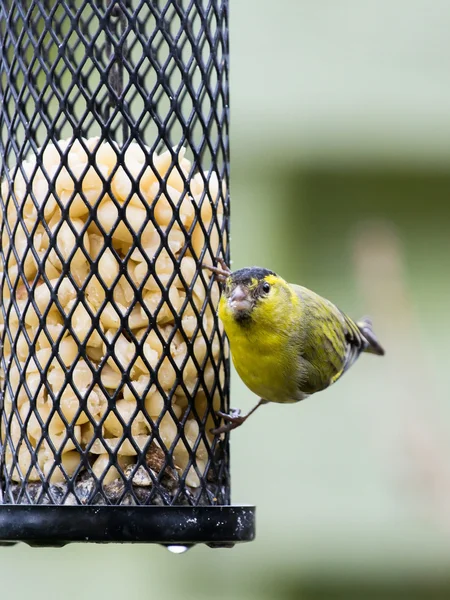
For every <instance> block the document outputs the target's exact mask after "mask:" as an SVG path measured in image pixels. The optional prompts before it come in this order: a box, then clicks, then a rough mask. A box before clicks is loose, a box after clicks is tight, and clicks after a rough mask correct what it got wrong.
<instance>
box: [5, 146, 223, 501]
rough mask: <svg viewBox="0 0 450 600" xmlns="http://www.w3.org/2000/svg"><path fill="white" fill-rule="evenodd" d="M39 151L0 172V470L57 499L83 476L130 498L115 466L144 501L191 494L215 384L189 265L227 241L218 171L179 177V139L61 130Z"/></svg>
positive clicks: (204, 289) (200, 474)
mask: <svg viewBox="0 0 450 600" xmlns="http://www.w3.org/2000/svg"><path fill="white" fill-rule="evenodd" d="M120 155H122V156H123V166H122V165H121V164H120V160H119V156H120ZM38 157H39V159H40V160H39V164H41V166H38V162H37V160H36V159H30V160H27V161H24V162H23V163H21V164H20V165H18V166H17V167H16V168H15V169H13V170H12V171H11V172H9V173H8V180H5V181H4V182H3V183H2V186H1V203H2V205H3V206H5V211H4V214H2V218H3V220H4V222H5V227H4V230H3V239H2V247H3V252H4V255H5V257H7V259H6V261H5V265H4V270H3V273H2V279H3V308H4V315H5V317H4V318H3V319H2V327H3V328H5V327H6V329H7V332H8V335H6V336H5V341H4V347H3V359H4V362H5V365H6V367H5V368H2V369H1V371H0V379H1V383H2V385H3V386H4V389H5V393H4V407H3V419H2V423H1V426H0V427H1V428H0V435H1V441H2V444H4V466H5V473H6V476H7V478H8V479H9V480H11V481H12V482H15V483H16V484H20V483H21V482H23V481H26V482H28V483H32V482H38V483H42V481H43V480H45V481H47V482H48V483H50V484H58V492H57V497H61V498H62V501H63V503H71V504H72V503H78V502H87V503H89V502H91V501H92V500H93V499H94V498H95V489H96V485H95V484H96V482H97V481H98V482H99V483H101V484H102V486H103V490H104V493H105V495H106V497H107V499H109V500H111V501H113V502H117V501H120V502H124V501H126V502H131V501H133V495H132V494H131V495H130V494H126V493H125V485H124V484H125V482H126V481H127V480H129V481H131V484H132V488H138V489H135V490H134V491H135V493H136V494H140V496H141V497H144V496H147V497H148V500H149V501H152V500H153V499H154V501H163V500H165V501H166V502H171V499H174V498H177V499H179V498H180V496H182V497H184V501H186V494H188V495H189V497H190V498H196V497H197V490H198V491H200V490H199V488H201V479H204V478H205V476H206V475H207V465H208V462H209V458H210V457H211V456H213V454H212V444H213V435H212V434H211V433H210V429H211V428H212V427H213V425H214V417H213V412H212V410H211V408H216V409H218V408H219V406H220V392H219V389H222V390H223V386H224V383H225V367H224V362H223V361H222V360H221V355H222V357H224V356H225V354H224V352H225V348H224V343H223V336H222V332H221V331H220V330H219V328H218V326H217V322H216V319H215V314H214V312H215V308H216V306H217V302H218V297H219V290H218V286H217V284H215V283H214V282H210V281H209V277H208V276H207V275H206V274H205V273H201V269H199V268H198V264H199V260H200V257H202V256H207V257H208V260H211V255H212V256H215V255H216V254H217V253H218V252H219V250H220V249H221V248H223V247H225V245H226V241H225V237H224V234H223V214H224V198H225V194H226V189H225V185H224V184H222V186H221V189H220V188H219V179H218V176H217V173H216V172H210V173H197V174H194V175H192V176H191V177H190V174H191V173H192V164H191V162H190V161H189V160H188V159H187V158H186V156H185V148H181V149H180V150H179V151H175V150H173V149H171V150H166V151H165V152H163V153H160V154H156V153H153V154H152V153H151V151H150V149H149V148H146V147H141V146H140V145H139V144H138V143H136V142H132V143H131V144H130V145H129V146H128V147H127V149H126V150H125V151H124V152H123V153H122V152H121V149H120V148H119V147H118V145H116V144H113V143H108V142H106V141H100V140H99V139H98V138H90V139H81V140H77V139H69V140H61V141H59V142H58V143H56V144H53V143H49V144H47V146H46V147H45V148H42V149H39V150H38ZM186 182H188V183H186ZM185 186H187V188H188V191H187V192H186V190H185ZM213 212H214V214H213ZM210 230H211V231H212V233H208V232H209V231H210ZM9 232H11V234H9ZM207 397H208V398H209V399H211V400H212V403H210V406H209V407H208V402H207ZM201 426H202V431H200V427H201ZM181 430H182V432H183V433H182V435H178V434H179V431H181ZM138 455H142V456H140V457H139V458H138ZM112 457H113V458H114V459H116V461H117V463H118V464H117V465H115V466H114V465H111V458H112ZM166 459H167V460H166ZM86 461H88V464H89V467H90V468H89V469H87V466H88V464H87V462H86ZM118 467H121V470H122V471H123V473H122V474H121V473H120V472H119V470H118ZM87 470H88V472H86V471H87ZM69 478H71V481H72V483H73V486H70V485H69V484H68V482H67V480H68V479H69ZM155 483H157V484H158V486H159V487H161V488H164V489H163V491H162V492H161V493H159V494H158V493H156V492H154V490H153V489H151V488H154V487H155V486H154V484H155ZM64 486H65V487H66V490H67V493H66V494H65V493H64V492H65V491H66V490H65V489H64ZM72 488H73V489H72ZM140 488H147V489H145V490H142V489H140ZM31 489H33V488H31ZM15 490H17V492H18V490H19V487H18V486H15V487H14V485H13V486H12V487H11V494H12V495H13V497H16V498H17V499H18V500H19V501H20V500H21V499H23V500H25V501H26V500H27V495H23V496H22V497H21V498H20V497H19V494H18V493H17V494H16V495H15ZM90 490H91V492H90ZM206 491H208V485H206ZM210 491H211V493H212V495H213V496H217V494H215V492H214V491H213V490H212V487H211V490H210ZM39 492H40V495H41V497H40V498H39V501H45V494H44V489H40V490H39ZM69 492H70V493H69ZM89 492H90V493H91V496H92V497H90V496H89ZM121 492H122V496H123V498H122V497H121ZM146 492H147V493H146ZM163 492H166V493H165V495H164V498H162V497H161V495H162V493H163ZM181 492H183V493H181ZM51 493H52V488H51V487H50V488H49V494H51ZM80 494H81V497H78V496H80ZM124 494H125V495H124Z"/></svg>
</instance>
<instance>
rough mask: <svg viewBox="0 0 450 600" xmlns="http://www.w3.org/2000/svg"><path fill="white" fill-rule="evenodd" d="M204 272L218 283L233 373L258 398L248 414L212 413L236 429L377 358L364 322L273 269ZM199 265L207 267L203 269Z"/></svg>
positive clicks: (368, 326) (372, 337)
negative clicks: (270, 406) (367, 357)
mask: <svg viewBox="0 0 450 600" xmlns="http://www.w3.org/2000/svg"><path fill="white" fill-rule="evenodd" d="M218 262H219V264H220V268H219V267H210V266H208V267H206V268H208V269H209V270H211V271H213V272H214V273H215V275H216V277H217V279H218V280H219V281H221V282H222V284H223V291H222V296H221V299H220V302H219V310H218V314H219V317H220V319H221V321H222V323H223V325H224V328H225V332H226V334H227V336H228V339H229V342H230V348H231V355H232V358H233V363H234V366H235V367H236V371H237V372H238V374H239V376H240V377H241V379H242V381H243V382H244V383H245V385H246V386H247V387H248V388H249V389H250V390H251V391H252V392H254V393H255V394H257V395H258V396H260V398H261V400H260V401H259V403H258V404H257V405H256V406H255V407H254V408H253V409H252V410H251V411H250V412H249V413H248V414H247V415H240V414H239V413H238V414H232V415H228V414H225V413H223V412H219V413H218V415H219V416H220V417H222V418H223V419H224V420H225V421H226V424H225V425H222V426H221V427H218V428H217V429H215V430H214V433H217V434H219V433H223V432H226V431H230V430H231V429H235V428H236V427H239V425H242V423H243V422H244V421H245V420H246V419H247V418H248V417H249V416H250V415H251V414H252V413H253V412H254V411H255V410H256V409H257V408H258V407H259V406H261V405H262V404H266V403H267V402H281V403H286V402H298V401H299V400H303V399H304V398H307V397H308V396H310V395H311V394H315V393H316V392H320V391H321V390H324V389H325V388H327V387H328V386H330V385H331V384H332V383H335V382H336V381H337V380H338V379H339V378H340V377H341V376H342V375H343V374H344V373H345V371H347V370H348V369H349V368H350V367H351V366H352V364H353V363H354V362H355V360H356V359H357V358H358V356H359V355H360V354H361V353H362V352H368V353H370V354H377V355H380V356H382V355H383V354H384V350H383V348H382V347H381V346H380V344H379V343H378V340H377V338H376V337H375V334H374V333H373V330H372V323H371V321H370V320H369V319H367V318H366V319H362V320H360V321H358V322H355V321H353V320H352V319H350V317H348V316H347V315H345V314H344V313H343V312H342V311H341V310H339V308H337V307H336V306H335V305H334V304H332V303H331V302H329V301H328V300H326V299H325V298H322V297H321V296H319V295H318V294H316V293H314V292H312V291H311V290H308V289H307V288H305V287H302V286H300V285H294V284H291V283H287V282H286V281H285V280H284V279H282V278H281V277H280V276H279V275H277V274H276V273H274V272H273V271H269V270H267V269H263V268H260V267H250V268H246V269H240V270H239V271H235V272H231V271H230V270H229V269H228V267H227V266H226V264H225V263H224V261H222V260H220V259H219V260H218ZM205 266H206V265H205Z"/></svg>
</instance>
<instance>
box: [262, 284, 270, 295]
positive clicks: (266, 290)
mask: <svg viewBox="0 0 450 600" xmlns="http://www.w3.org/2000/svg"><path fill="white" fill-rule="evenodd" d="M262 291H263V292H264V293H265V294H268V293H269V292H270V283H267V281H265V282H264V283H263V286H262Z"/></svg>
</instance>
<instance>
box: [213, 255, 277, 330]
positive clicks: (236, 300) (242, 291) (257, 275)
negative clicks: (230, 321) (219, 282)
mask: <svg viewBox="0 0 450 600" xmlns="http://www.w3.org/2000/svg"><path fill="white" fill-rule="evenodd" d="M275 277H276V274H275V273H274V272H273V271H269V269H263V268H262V267H246V268H245V269H239V270H238V271H234V272H233V273H230V275H229V276H228V277H227V279H226V280H225V285H224V290H223V294H224V296H225V298H226V299H227V302H228V306H229V308H230V309H231V311H232V312H233V314H234V317H235V319H236V320H238V321H245V320H247V319H248V318H249V317H250V316H251V313H252V311H253V309H254V307H255V305H256V303H257V302H258V300H260V299H261V298H263V297H265V296H267V295H268V294H269V292H270V290H271V280H272V279H273V278H275Z"/></svg>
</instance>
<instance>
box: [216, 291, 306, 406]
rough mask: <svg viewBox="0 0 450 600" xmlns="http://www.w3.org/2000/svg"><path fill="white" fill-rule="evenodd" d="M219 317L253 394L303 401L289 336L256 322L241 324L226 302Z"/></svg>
mask: <svg viewBox="0 0 450 600" xmlns="http://www.w3.org/2000/svg"><path fill="white" fill-rule="evenodd" d="M219 316H220V318H221V320H222V322H223V324H224V327H225V332H226V334H227V336H228V339H229V341H230V347H231V356H232V358H233V363H234V366H235V367H236V371H237V372H238V374H239V376H240V378H241V379H242V381H243V382H244V383H245V385H246V386H247V387H248V388H250V390H251V391H252V392H254V393H255V394H256V395H258V396H260V397H261V398H263V399H264V400H269V401H271V402H296V401H297V400H300V399H301V395H300V393H299V390H298V385H297V357H296V356H295V352H293V350H292V347H291V345H290V344H289V339H288V337H287V334H286V333H285V332H283V331H280V330H279V329H275V328H274V327H271V326H270V323H268V324H267V325H268V326H267V327H265V326H262V325H261V324H260V323H258V324H255V323H253V322H250V323H246V324H242V323H237V322H236V321H235V319H234V318H233V316H232V314H231V312H230V311H229V310H228V307H227V303H226V300H225V299H222V300H221V302H220V306H219Z"/></svg>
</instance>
